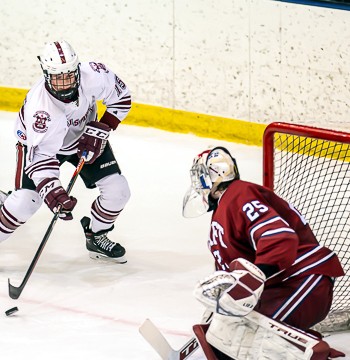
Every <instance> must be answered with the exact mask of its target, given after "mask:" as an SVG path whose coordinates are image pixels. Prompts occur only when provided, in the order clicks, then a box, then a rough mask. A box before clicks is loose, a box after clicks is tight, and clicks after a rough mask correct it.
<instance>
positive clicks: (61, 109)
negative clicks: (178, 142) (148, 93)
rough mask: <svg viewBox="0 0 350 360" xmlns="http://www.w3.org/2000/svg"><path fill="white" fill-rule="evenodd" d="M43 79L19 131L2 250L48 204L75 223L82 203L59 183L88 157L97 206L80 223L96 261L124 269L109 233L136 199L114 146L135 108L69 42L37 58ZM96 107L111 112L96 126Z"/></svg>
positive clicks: (112, 79)
mask: <svg viewBox="0 0 350 360" xmlns="http://www.w3.org/2000/svg"><path fill="white" fill-rule="evenodd" d="M38 59H39V62H40V65H41V68H42V71H43V75H44V76H43V78H41V79H40V80H39V81H38V82H37V83H36V84H35V85H34V86H33V87H32V88H31V89H30V91H29V92H28V94H27V96H26V98H25V100H24V104H23V106H22V107H21V109H20V111H19V114H18V117H17V121H16V124H15V136H16V139H17V141H18V142H17V170H16V179H15V191H13V192H12V193H11V194H10V195H9V196H8V197H7V198H6V199H4V196H2V197H0V200H1V199H2V201H1V202H3V205H2V207H1V209H0V242H1V241H3V240H5V239H7V238H8V237H9V236H10V235H11V234H12V233H13V232H14V231H15V230H16V229H17V228H18V227H19V226H20V225H23V224H24V223H25V222H26V221H27V220H28V219H29V218H30V217H31V216H32V215H33V214H34V213H35V212H36V211H37V210H38V209H39V207H40V206H41V204H42V203H43V202H45V203H46V205H47V206H48V207H49V209H50V210H51V211H52V212H54V213H55V212H57V211H58V208H59V207H60V209H61V210H60V211H59V218H61V219H63V220H71V219H72V218H73V216H72V211H73V209H74V207H75V205H76V203H77V199H76V198H74V197H73V196H68V194H67V193H66V191H65V189H64V188H63V187H62V185H61V182H60V165H62V164H63V163H64V162H69V163H71V164H73V165H74V166H76V165H77V164H78V162H79V158H80V157H81V156H82V155H83V154H84V157H85V165H84V167H83V168H82V170H81V172H80V176H81V178H82V180H83V181H84V183H85V186H86V187H87V188H88V189H92V188H95V187H97V188H98V190H99V196H98V197H97V198H96V199H95V200H94V201H93V203H92V205H91V210H90V212H91V219H90V218H89V217H84V218H83V219H82V220H81V224H82V226H83V229H84V232H85V237H86V247H87V249H88V251H89V252H90V257H92V258H102V259H105V260H111V261H114V262H117V263H124V262H126V259H125V256H124V255H125V249H124V247H123V246H121V245H120V244H118V243H115V242H113V241H111V240H110V239H108V237H107V233H108V232H109V231H111V230H113V228H114V222H115V220H116V219H117V217H118V215H119V214H120V212H121V211H122V210H123V208H124V207H125V205H126V203H127V202H128V200H129V197H130V190H129V186H128V183H127V180H126V178H125V177H124V176H123V175H122V174H121V171H120V168H119V166H118V163H117V161H116V159H115V157H114V154H113V152H112V149H111V147H110V144H109V142H108V137H109V133H110V131H111V130H115V129H116V128H117V126H118V125H119V123H120V122H121V121H122V120H123V119H124V118H125V117H126V116H127V114H128V112H129V110H130V108H131V95H130V92H129V90H128V88H127V86H126V85H125V84H124V82H123V81H122V80H121V79H120V78H119V77H118V76H117V75H116V74H115V73H113V71H111V70H110V69H109V68H108V67H107V66H105V65H104V64H102V63H98V62H85V63H81V62H80V61H79V59H78V56H77V54H76V53H75V51H74V49H73V48H72V46H71V45H70V44H69V43H67V42H66V41H55V42H51V43H48V44H46V45H45V47H44V49H43V52H42V54H41V55H40V56H38ZM97 100H103V103H104V104H105V105H106V106H107V109H106V111H105V113H104V114H103V116H102V117H101V119H100V121H97V105H96V101H97Z"/></svg>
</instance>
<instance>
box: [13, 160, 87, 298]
mask: <svg viewBox="0 0 350 360" xmlns="http://www.w3.org/2000/svg"><path fill="white" fill-rule="evenodd" d="M84 163H85V158H84V157H83V156H82V157H81V158H80V160H79V163H78V165H77V167H76V168H75V171H74V174H73V176H72V178H71V180H70V182H69V184H68V186H67V190H66V192H67V194H68V195H69V194H70V192H71V190H72V188H73V185H74V183H75V181H76V180H77V178H78V175H79V173H80V171H81V169H82V168H83V165H84ZM60 210H61V206H58V209H57V212H56V213H55V215H54V216H53V218H52V220H51V223H50V225H49V227H48V228H47V230H46V233H45V235H44V238H43V239H42V241H41V243H40V245H39V248H38V250H37V252H36V253H35V255H34V258H33V260H32V262H31V264H30V266H29V268H28V270H27V272H26V274H25V276H24V278H23V281H22V283H21V285H20V286H18V287H17V286H13V285H12V284H11V282H10V279H8V284H9V296H10V298H11V299H18V298H19V297H20V295H21V293H22V291H23V289H24V287H25V285H26V283H27V281H28V280H29V278H30V276H31V274H32V272H33V270H34V268H35V265H36V263H37V262H38V260H39V257H40V255H41V253H42V251H43V250H44V247H45V245H46V242H47V240H48V239H49V237H50V235H51V232H52V230H53V227H54V226H55V224H56V221H57V219H58V215H59V212H60Z"/></svg>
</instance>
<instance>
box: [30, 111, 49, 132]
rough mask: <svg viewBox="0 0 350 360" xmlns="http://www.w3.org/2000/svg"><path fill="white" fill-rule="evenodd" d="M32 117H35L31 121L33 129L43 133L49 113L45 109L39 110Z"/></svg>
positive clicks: (45, 129)
mask: <svg viewBox="0 0 350 360" xmlns="http://www.w3.org/2000/svg"><path fill="white" fill-rule="evenodd" d="M33 117H34V118H35V119H36V120H35V122H34V123H33V129H34V131H35V132H38V133H45V132H46V131H47V122H48V121H51V119H50V115H49V114H48V113H47V112H46V111H42V110H39V111H37V112H36V113H35V114H34V115H33Z"/></svg>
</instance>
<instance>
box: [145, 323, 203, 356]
mask: <svg viewBox="0 0 350 360" xmlns="http://www.w3.org/2000/svg"><path fill="white" fill-rule="evenodd" d="M139 331H140V333H141V335H142V336H143V337H144V338H145V339H146V340H147V342H148V343H149V344H150V345H151V346H152V347H153V349H154V350H155V351H156V352H157V353H158V354H159V355H160V357H161V358H162V359H163V360H185V359H187V358H188V357H189V356H190V355H192V354H193V353H194V352H195V351H196V350H197V349H198V348H199V344H198V342H197V339H196V338H195V337H193V338H191V339H190V340H188V341H187V342H186V344H185V345H184V346H182V347H181V349H179V350H174V349H173V348H172V347H171V346H170V344H169V342H168V341H167V340H166V339H165V337H164V336H163V334H162V333H161V332H160V331H159V330H158V328H157V327H156V326H155V325H154V324H153V323H152V321H151V320H149V319H146V320H145V321H144V323H143V324H142V325H141V326H140V328H139Z"/></svg>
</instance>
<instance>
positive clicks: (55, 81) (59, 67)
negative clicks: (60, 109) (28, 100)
mask: <svg viewBox="0 0 350 360" xmlns="http://www.w3.org/2000/svg"><path fill="white" fill-rule="evenodd" d="M38 59H39V61H40V65H41V68H42V70H43V73H44V77H45V83H46V87H47V89H48V91H49V92H50V93H51V94H52V95H53V96H54V97H55V98H56V99H58V100H61V101H71V100H75V98H76V96H77V94H78V87H79V83H80V69H79V66H80V62H79V59H78V56H77V54H76V53H75V51H74V49H73V48H72V47H71V46H70V45H69V44H68V43H67V42H66V41H55V42H52V43H48V44H46V45H45V47H44V50H43V53H42V55H40V56H38Z"/></svg>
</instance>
